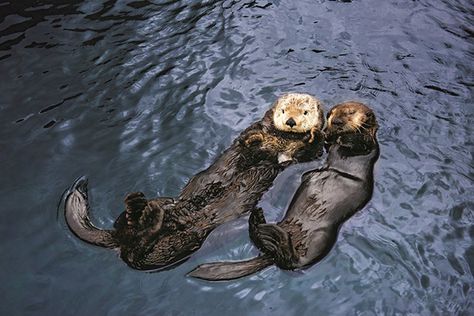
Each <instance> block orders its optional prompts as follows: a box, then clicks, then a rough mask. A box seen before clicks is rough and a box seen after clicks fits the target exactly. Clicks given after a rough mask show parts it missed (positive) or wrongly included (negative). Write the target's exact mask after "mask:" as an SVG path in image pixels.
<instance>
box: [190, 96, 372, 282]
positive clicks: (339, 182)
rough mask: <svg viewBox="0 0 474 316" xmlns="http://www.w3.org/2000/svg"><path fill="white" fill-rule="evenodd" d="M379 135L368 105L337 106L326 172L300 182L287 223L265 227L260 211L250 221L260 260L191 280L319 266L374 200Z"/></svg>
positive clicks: (202, 271) (216, 268) (200, 271)
mask: <svg viewBox="0 0 474 316" xmlns="http://www.w3.org/2000/svg"><path fill="white" fill-rule="evenodd" d="M376 131H377V122H376V119H375V115H374V113H373V111H372V110H371V109H369V108H368V107H367V106H366V105H364V104H362V103H358V102H346V103H342V104H339V105H337V106H335V107H334V108H333V109H332V110H331V111H330V112H329V113H328V120H327V128H326V143H327V146H328V152H329V154H328V157H327V161H326V163H325V166H324V167H323V168H321V169H319V170H312V171H309V172H307V173H305V174H304V175H303V176H302V183H301V185H300V187H299V188H298V190H297V192H296V193H295V195H294V196H293V199H292V201H291V203H290V206H289V208H288V210H287V212H286V215H285V217H284V218H283V220H282V221H281V222H279V223H278V224H267V223H266V222H265V218H264V216H263V211H262V209H261V208H255V209H254V210H253V211H252V213H251V215H250V218H249V231H250V238H251V240H252V242H253V243H254V244H255V246H257V248H258V249H259V250H260V251H261V252H262V254H261V255H260V256H258V257H256V258H254V259H250V260H247V261H237V262H223V263H208V264H203V265H201V266H199V267H197V268H196V269H195V270H193V271H191V272H190V273H189V275H190V276H192V277H196V278H200V279H205V280H231V279H236V278H239V277H242V276H246V275H249V274H251V273H254V272H257V271H259V270H261V269H263V268H265V267H267V266H269V265H272V264H275V265H277V266H278V267H280V268H282V269H286V270H294V269H301V268H305V267H308V266H310V265H312V264H314V263H316V262H318V261H319V260H321V259H322V258H323V257H324V256H326V255H327V253H328V252H329V251H330V249H331V248H332V246H333V245H334V243H335V242H336V238H337V233H338V230H339V228H340V226H341V225H342V224H343V223H344V222H345V221H346V220H347V219H348V218H350V217H351V216H352V215H353V214H354V213H355V212H357V211H358V210H360V209H361V208H363V207H364V206H365V205H366V203H367V202H368V201H369V200H370V198H371V196H372V191H373V185H374V183H373V169H374V164H375V162H376V160H377V159H378V156H379V146H378V143H377V140H376V137H375V134H376Z"/></svg>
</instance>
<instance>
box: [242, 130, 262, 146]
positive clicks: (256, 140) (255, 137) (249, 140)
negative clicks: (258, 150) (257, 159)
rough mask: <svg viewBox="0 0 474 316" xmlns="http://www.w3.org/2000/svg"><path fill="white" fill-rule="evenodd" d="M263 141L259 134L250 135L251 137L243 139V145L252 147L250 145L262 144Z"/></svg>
mask: <svg viewBox="0 0 474 316" xmlns="http://www.w3.org/2000/svg"><path fill="white" fill-rule="evenodd" d="M263 140H264V137H263V134H261V133H257V134H252V135H249V136H248V137H247V138H246V139H245V141H244V144H245V146H252V145H255V144H257V143H262V142H263Z"/></svg>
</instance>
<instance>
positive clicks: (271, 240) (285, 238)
mask: <svg viewBox="0 0 474 316" xmlns="http://www.w3.org/2000/svg"><path fill="white" fill-rule="evenodd" d="M256 237H257V239H258V240H259V243H260V244H261V246H262V248H263V249H262V251H263V252H264V253H267V254H269V255H271V256H272V257H273V258H274V260H275V263H276V265H277V266H279V267H280V268H282V269H287V270H291V269H294V268H295V267H296V265H297V262H298V258H297V256H296V251H295V248H294V246H293V243H292V241H291V236H290V235H289V234H288V233H287V232H286V231H284V230H283V229H282V228H281V227H279V226H277V225H275V224H261V225H258V227H257V231H256Z"/></svg>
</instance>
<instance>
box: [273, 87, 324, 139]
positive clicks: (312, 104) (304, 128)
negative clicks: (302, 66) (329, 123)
mask: <svg viewBox="0 0 474 316" xmlns="http://www.w3.org/2000/svg"><path fill="white" fill-rule="evenodd" d="M273 125H274V126H275V128H276V129H278V130H280V131H283V132H292V133H306V132H309V131H311V130H312V129H314V128H316V129H321V128H322V127H323V125H324V115H323V110H322V108H321V102H320V101H319V100H318V99H316V98H315V97H313V96H311V95H309V94H306V93H288V94H285V95H283V96H281V97H280V98H278V100H276V102H275V104H274V106H273Z"/></svg>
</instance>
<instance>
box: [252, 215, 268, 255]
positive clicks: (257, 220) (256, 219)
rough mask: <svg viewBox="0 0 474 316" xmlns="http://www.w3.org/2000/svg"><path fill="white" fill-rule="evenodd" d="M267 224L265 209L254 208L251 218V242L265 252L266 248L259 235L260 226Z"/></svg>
mask: <svg viewBox="0 0 474 316" xmlns="http://www.w3.org/2000/svg"><path fill="white" fill-rule="evenodd" d="M262 224H266V220H265V216H264V215H263V209H262V208H261V207H257V208H254V209H253V210H252V213H250V217H249V235H250V240H252V242H253V243H254V245H255V246H256V247H257V248H258V249H259V250H260V251H263V249H264V247H263V244H262V242H261V240H260V238H259V235H258V227H259V225H262Z"/></svg>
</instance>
